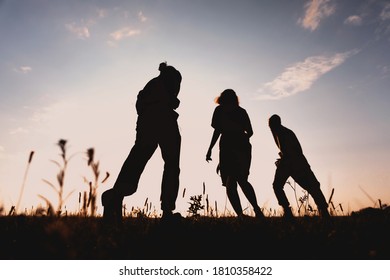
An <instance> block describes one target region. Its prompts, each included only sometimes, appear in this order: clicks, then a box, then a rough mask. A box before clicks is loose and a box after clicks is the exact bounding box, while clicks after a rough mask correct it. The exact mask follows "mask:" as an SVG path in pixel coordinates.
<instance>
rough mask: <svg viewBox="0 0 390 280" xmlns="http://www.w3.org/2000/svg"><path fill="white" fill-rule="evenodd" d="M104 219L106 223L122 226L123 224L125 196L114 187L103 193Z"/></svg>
mask: <svg viewBox="0 0 390 280" xmlns="http://www.w3.org/2000/svg"><path fill="white" fill-rule="evenodd" d="M101 199H102V205H103V221H104V223H105V224H109V225H114V226H120V225H121V224H122V201H123V197H121V196H120V195H118V194H117V192H116V191H115V190H114V189H109V190H107V191H105V192H103V194H102V197H101Z"/></svg>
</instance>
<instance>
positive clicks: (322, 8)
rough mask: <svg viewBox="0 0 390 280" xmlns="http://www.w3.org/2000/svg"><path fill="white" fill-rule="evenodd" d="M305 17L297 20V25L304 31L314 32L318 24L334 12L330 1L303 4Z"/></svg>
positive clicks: (321, 0)
mask: <svg viewBox="0 0 390 280" xmlns="http://www.w3.org/2000/svg"><path fill="white" fill-rule="evenodd" d="M304 7H305V15H304V17H303V18H299V20H298V23H299V24H300V25H301V26H302V27H303V28H305V29H310V30H311V31H314V30H316V29H317V28H318V27H319V26H320V22H321V21H322V20H323V19H325V18H327V17H329V16H331V15H332V14H333V13H334V12H335V11H336V6H335V4H333V3H332V1H331V0H311V1H308V2H307V3H306V4H305V6H304Z"/></svg>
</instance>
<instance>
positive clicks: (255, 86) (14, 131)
mask: <svg viewBox="0 0 390 280" xmlns="http://www.w3.org/2000/svg"><path fill="white" fill-rule="evenodd" d="M0 35H1V38H2V39H1V44H0V100H1V102H0V127H1V134H0V207H1V206H2V207H3V208H4V212H7V211H9V209H10V208H11V206H13V205H16V203H17V201H18V198H19V195H20V192H21V187H22V184H23V177H24V174H25V172H26V168H27V161H28V158H29V154H30V152H31V151H34V156H33V158H32V162H31V164H30V165H29V167H28V170H27V171H28V173H27V177H26V182H25V185H24V191H23V196H22V199H21V203H20V207H19V209H18V210H19V211H24V209H27V211H30V209H35V208H37V207H38V206H39V205H42V206H45V201H44V200H42V198H40V197H39V195H42V196H44V197H46V198H48V199H49V200H50V201H52V203H53V205H54V206H56V205H57V196H56V194H55V192H54V190H53V189H52V188H51V187H50V186H49V185H48V184H47V183H45V182H44V181H43V180H47V181H49V182H52V183H54V184H55V185H56V184H57V182H56V176H57V172H58V166H56V164H54V163H53V162H52V160H55V161H60V160H61V158H60V155H59V154H60V149H59V147H58V146H57V145H56V143H57V142H58V141H59V140H60V139H65V140H67V147H68V151H67V152H68V154H69V156H71V155H74V156H73V157H72V159H71V160H70V161H69V166H68V169H67V171H66V175H65V176H66V177H65V187H64V196H66V195H67V194H69V193H71V192H73V193H72V194H71V195H70V196H69V198H68V199H67V200H66V202H65V205H66V209H67V210H68V211H69V212H77V211H78V209H79V207H80V206H79V193H80V192H84V191H88V184H87V183H86V182H85V178H86V179H87V181H88V180H92V179H93V173H92V171H91V168H90V167H89V166H87V156H86V153H85V152H86V151H87V149H88V148H94V149H95V159H96V160H99V162H100V171H101V175H100V179H101V180H102V179H103V178H104V175H105V172H109V174H110V177H109V178H108V180H107V181H105V182H104V183H100V185H99V188H98V194H99V199H98V204H97V205H98V212H99V213H102V206H101V203H100V194H101V193H102V192H103V191H104V190H106V189H108V188H111V187H112V185H113V183H114V181H115V179H116V176H117V174H118V173H119V170H120V168H121V166H122V163H123V161H124V160H125V158H126V157H127V155H128V153H129V151H130V149H131V147H132V145H133V143H134V140H135V125H136V117H137V116H136V110H135V102H136V97H137V94H138V92H139V91H140V90H141V89H142V88H143V87H144V85H145V84H146V83H147V82H148V81H149V80H150V79H152V78H153V77H155V76H157V75H158V65H159V63H160V62H163V61H167V63H168V64H169V65H173V66H174V67H176V68H177V69H178V70H179V71H180V72H181V74H182V76H183V81H182V86H181V91H180V93H179V99H180V101H181V104H180V107H179V108H178V110H177V111H178V113H179V114H180V116H179V119H178V121H179V126H180V130H181V135H182V154H181V166H180V167H181V174H180V190H179V196H178V199H177V208H176V210H177V211H179V212H181V213H182V214H183V215H184V216H186V215H187V209H188V207H189V201H190V199H189V198H190V196H193V195H200V194H203V185H204V186H205V194H206V195H207V196H208V200H209V202H210V207H212V208H215V205H217V208H218V212H219V214H223V213H225V214H227V213H230V214H232V213H233V210H232V207H231V205H230V204H229V202H228V201H227V198H226V193H225V189H224V187H222V185H221V181H220V178H219V176H218V175H217V174H216V172H215V169H216V166H217V163H218V152H219V151H218V145H216V146H215V148H214V149H213V155H212V158H213V161H211V162H209V163H207V162H206V160H205V156H206V152H207V148H208V145H209V143H210V139H211V135H212V128H211V117H212V113H213V110H214V108H215V106H216V105H215V103H214V98H215V97H216V96H218V95H219V94H220V93H221V92H222V91H223V90H224V89H226V88H232V89H234V90H235V91H236V93H237V95H238V96H239V99H240V105H241V106H242V107H243V108H245V109H246V110H247V112H248V114H249V117H250V118H251V121H252V126H253V130H254V135H253V137H252V138H251V144H252V147H253V151H252V152H253V153H252V156H253V158H252V166H251V174H250V177H249V181H250V182H251V183H252V185H253V187H254V189H255V192H256V194H257V198H258V202H259V205H260V206H261V207H264V209H265V214H266V215H269V214H271V213H270V212H272V213H273V211H274V210H275V211H279V210H280V207H279V206H278V204H277V200H276V197H275V195H274V193H273V189H272V181H273V176H274V172H275V165H274V162H275V160H276V159H277V157H278V150H277V147H276V145H275V143H274V141H273V138H272V135H271V132H270V130H269V128H268V123H267V122H268V118H269V117H270V116H271V115H272V114H278V115H280V116H281V118H282V124H283V125H285V126H286V127H288V128H290V129H292V130H293V131H294V132H295V133H296V135H297V137H298V139H299V140H300V142H301V145H302V148H303V151H304V154H305V155H306V157H307V158H308V161H309V163H310V165H311V167H312V169H313V171H314V173H315V175H316V176H317V178H318V180H319V181H320V182H321V189H322V191H323V193H324V194H325V197H326V198H329V196H330V194H331V191H332V189H334V196H333V199H332V201H333V202H334V204H335V207H336V209H337V213H338V214H342V213H344V214H348V213H351V211H355V210H359V209H361V208H364V207H379V200H380V201H381V203H382V204H389V203H390V190H389V187H390V186H389V182H390V173H389V171H390V160H389V159H390V125H389V120H390V111H389V107H390V95H389V88H390V52H389V47H390V2H389V1H386V0H383V1H382V0H378V1H362V0H357V1H336V0H314V1H298V0H293V1H291V0H288V1H287V0H284V1H255V0H252V1H250V0H245V1H233V0H231V1H230V0H228V1H222V0H217V1H187V0H185V1H177V0H167V1H121V0H114V1H103V0H101V1H76V0H71V1H59V0H54V1H45V0H36V1H26V0H21V1H7V0H3V1H1V0H0ZM162 170H163V161H162V159H161V154H160V151H159V150H157V151H156V153H155V154H154V155H153V157H152V159H151V160H150V162H149V163H148V165H147V166H146V169H145V172H144V173H143V175H142V177H141V181H140V184H139V188H138V191H137V193H136V194H134V195H132V196H128V197H126V198H125V201H124V203H125V204H126V206H127V209H128V210H129V209H130V208H131V207H139V208H141V209H142V208H144V203H145V201H146V200H147V201H148V203H151V204H152V208H155V210H156V211H157V213H160V212H161V211H160V203H159V196H160V189H161V188H160V185H161V176H162ZM290 182H291V183H292V184H293V181H292V180H291V179H290ZM285 189H286V192H287V195H288V196H289V200H290V203H291V206H292V207H294V208H296V207H297V203H296V200H295V197H294V191H293V189H292V188H291V187H290V186H289V185H286V186H285ZM184 190H185V192H184ZM296 193H297V196H298V197H300V196H302V195H303V189H301V188H300V187H299V186H297V188H296ZM183 194H184V195H183ZM240 194H241V201H242V204H243V207H244V208H246V207H248V209H247V210H248V211H249V212H250V210H251V209H250V207H249V203H248V201H247V200H246V199H245V197H244V196H243V195H242V193H241V192H240ZM310 204H311V205H312V206H315V205H314V202H313V200H312V199H311V200H310ZM340 205H341V206H340Z"/></svg>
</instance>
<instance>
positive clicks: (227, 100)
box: [215, 89, 240, 106]
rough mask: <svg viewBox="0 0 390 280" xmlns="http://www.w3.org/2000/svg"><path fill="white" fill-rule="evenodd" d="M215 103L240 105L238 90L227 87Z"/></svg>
mask: <svg viewBox="0 0 390 280" xmlns="http://www.w3.org/2000/svg"><path fill="white" fill-rule="evenodd" d="M215 103H217V104H219V105H236V106H238V105H239V103H240V102H239V100H238V96H237V94H236V92H235V91H234V90H232V89H225V90H224V91H223V92H222V93H221V94H220V95H219V96H218V97H216V98H215Z"/></svg>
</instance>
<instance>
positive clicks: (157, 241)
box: [0, 210, 390, 260]
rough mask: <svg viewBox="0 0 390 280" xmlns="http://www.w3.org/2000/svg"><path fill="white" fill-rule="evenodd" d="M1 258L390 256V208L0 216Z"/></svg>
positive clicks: (106, 258)
mask: <svg viewBox="0 0 390 280" xmlns="http://www.w3.org/2000/svg"><path fill="white" fill-rule="evenodd" d="M0 248H1V250H0V259H3V260H12V259H14V260H20V259H24V260H26V259H27V260H30V259H31V260H33V259H34V260H35V259H36V260H46V259H59V260H86V259H88V260H109V259H113V260H120V259H139V260H152V259H164V260H168V259H187V260H191V259H193V260H212V259H219V260H230V259H232V260H235V259H237V260H241V259H259V260H266V259H268V260H286V259H296V260H306V259H318V260H328V259H331V260H338V259H340V260H342V259H352V260H356V259H363V260H369V259H390V215H389V211H384V210H380V211H371V212H370V211H368V212H365V213H359V214H353V215H349V216H338V217H332V222H331V223H324V222H323V221H321V220H320V219H319V218H318V217H299V218H296V221H295V222H293V223H288V222H286V221H284V220H283V219H282V218H280V217H269V218H266V221H265V222H260V221H258V220H256V219H255V218H251V217H248V218H245V219H237V218H235V217H225V218H223V217H222V218H213V217H202V216H201V217H197V218H185V219H183V220H182V221H180V222H177V223H164V222H162V221H161V219H159V218H130V217H128V218H125V219H124V224H123V228H122V229H121V230H111V229H108V228H106V227H104V226H103V224H102V219H101V218H100V217H79V216H68V217H60V218H58V217H39V216H2V217H0Z"/></svg>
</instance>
